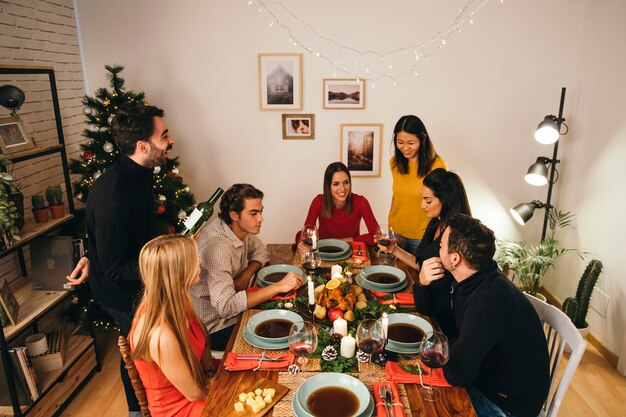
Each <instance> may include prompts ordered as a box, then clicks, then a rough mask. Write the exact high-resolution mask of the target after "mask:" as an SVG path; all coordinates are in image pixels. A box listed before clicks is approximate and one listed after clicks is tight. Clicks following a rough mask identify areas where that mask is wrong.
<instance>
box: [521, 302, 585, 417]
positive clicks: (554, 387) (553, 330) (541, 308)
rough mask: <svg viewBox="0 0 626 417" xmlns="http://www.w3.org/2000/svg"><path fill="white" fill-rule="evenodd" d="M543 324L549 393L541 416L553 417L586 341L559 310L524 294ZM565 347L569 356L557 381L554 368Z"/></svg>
mask: <svg viewBox="0 0 626 417" xmlns="http://www.w3.org/2000/svg"><path fill="white" fill-rule="evenodd" d="M526 296H527V298H528V300H530V302H531V304H532V305H533V307H535V310H536V311H537V314H538V315H539V318H540V319H541V322H542V323H543V324H544V330H545V333H546V339H547V341H548V353H549V355H550V390H549V391H548V398H547V399H546V402H545V403H544V404H543V407H542V408H541V413H540V414H539V416H540V417H556V415H557V413H558V412H559V407H561V403H562V402H563V397H564V396H565V392H566V391H567V388H568V387H569V384H570V382H572V378H573V377H574V373H575V372H576V368H578V364H579V363H580V360H581V359H582V357H583V354H584V353H585V349H586V348H587V342H586V341H585V339H583V338H582V336H581V335H580V333H579V332H578V329H576V326H574V323H572V321H571V320H570V319H569V317H567V315H566V314H565V313H563V312H562V311H561V310H559V309H558V308H556V307H554V306H551V305H550V304H547V303H545V302H543V301H541V300H539V299H537V298H535V297H533V296H532V295H528V294H526ZM565 345H567V346H568V347H569V348H570V349H571V350H572V353H571V355H570V357H569V360H568V361H567V365H565V370H564V371H563V375H561V378H560V379H557V377H556V374H557V368H558V366H559V362H561V358H562V356H563V349H564V348H565Z"/></svg>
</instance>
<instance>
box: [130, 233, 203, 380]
mask: <svg viewBox="0 0 626 417" xmlns="http://www.w3.org/2000/svg"><path fill="white" fill-rule="evenodd" d="M199 262H200V261H199V259H198V248H197V246H196V242H195V241H194V240H193V239H191V238H188V237H185V236H181V235H164V236H159V237H157V238H155V239H152V240H151V241H149V242H148V243H146V245H145V246H144V247H143V248H142V249H141V252H140V254H139V272H140V274H141V279H142V281H143V284H144V294H143V296H142V298H141V303H140V305H139V307H138V309H137V311H142V310H143V314H144V317H145V318H144V322H143V326H142V328H141V333H140V335H139V341H138V342H137V346H136V347H135V350H134V352H133V359H137V358H141V359H144V360H146V361H152V358H151V357H150V337H151V335H152V334H153V332H154V330H155V329H156V328H158V327H161V326H167V327H169V328H170V329H171V330H172V332H173V333H174V336H175V337H176V340H177V341H178V344H179V346H180V350H181V352H182V354H183V357H184V358H185V362H186V364H187V368H188V369H189V371H190V372H191V374H192V376H193V378H194V380H195V382H196V383H197V384H198V386H199V387H204V372H203V370H202V366H201V364H200V361H199V360H198V358H197V356H196V353H195V351H194V349H193V346H192V344H191V340H190V339H189V334H188V331H189V327H190V322H189V317H192V318H193V319H195V320H197V321H198V323H201V322H200V320H198V318H197V316H196V314H195V312H194V310H193V306H192V304H191V295H190V293H189V287H190V286H191V285H192V282H193V280H194V279H195V277H196V273H197V270H198V264H199ZM139 316H140V315H139V314H136V315H135V319H134V320H133V321H134V323H133V326H135V325H136V322H137V320H138V319H139ZM200 328H201V329H202V331H203V332H204V334H205V336H207V335H206V330H205V329H204V326H203V325H200ZM207 337H208V336H207ZM157 345H158V343H157Z"/></svg>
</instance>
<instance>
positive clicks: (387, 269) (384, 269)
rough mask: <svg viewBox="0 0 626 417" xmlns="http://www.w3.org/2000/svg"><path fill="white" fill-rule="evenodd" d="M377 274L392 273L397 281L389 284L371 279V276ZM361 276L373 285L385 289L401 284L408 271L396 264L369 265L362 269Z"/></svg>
mask: <svg viewBox="0 0 626 417" xmlns="http://www.w3.org/2000/svg"><path fill="white" fill-rule="evenodd" d="M375 274H385V275H391V276H392V277H395V279H396V282H393V283H389V284H387V283H382V282H375V281H370V278H369V277H371V276H373V275H375ZM360 276H361V279H363V280H365V281H367V282H369V283H371V284H372V285H374V286H376V287H380V288H384V289H388V288H396V287H398V286H400V284H402V283H403V282H404V281H406V273H405V272H404V271H403V270H401V269H400V268H396V267H395V266H388V265H374V266H368V267H367V268H364V269H363V270H362V271H361V273H360Z"/></svg>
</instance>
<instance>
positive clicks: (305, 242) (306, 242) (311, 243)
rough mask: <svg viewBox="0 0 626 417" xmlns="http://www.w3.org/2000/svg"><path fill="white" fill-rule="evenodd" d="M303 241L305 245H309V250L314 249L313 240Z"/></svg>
mask: <svg viewBox="0 0 626 417" xmlns="http://www.w3.org/2000/svg"><path fill="white" fill-rule="evenodd" d="M302 241H303V242H304V244H305V245H307V246H308V247H309V248H310V247H313V239H311V238H310V237H307V238H304V239H302Z"/></svg>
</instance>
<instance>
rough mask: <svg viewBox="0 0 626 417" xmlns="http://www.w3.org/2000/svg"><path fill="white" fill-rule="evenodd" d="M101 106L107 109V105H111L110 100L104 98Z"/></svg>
mask: <svg viewBox="0 0 626 417" xmlns="http://www.w3.org/2000/svg"><path fill="white" fill-rule="evenodd" d="M102 104H104V107H107V106H108V105H109V104H111V100H109V99H108V98H105V99H104V100H102Z"/></svg>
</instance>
